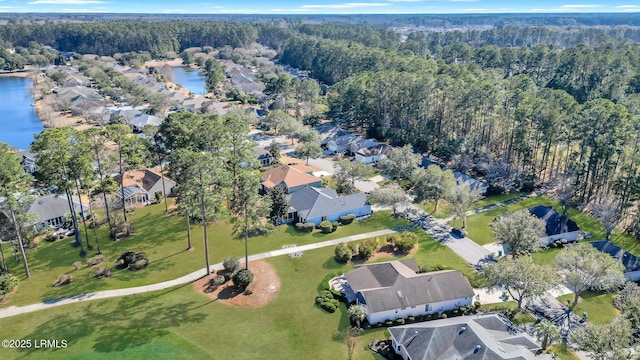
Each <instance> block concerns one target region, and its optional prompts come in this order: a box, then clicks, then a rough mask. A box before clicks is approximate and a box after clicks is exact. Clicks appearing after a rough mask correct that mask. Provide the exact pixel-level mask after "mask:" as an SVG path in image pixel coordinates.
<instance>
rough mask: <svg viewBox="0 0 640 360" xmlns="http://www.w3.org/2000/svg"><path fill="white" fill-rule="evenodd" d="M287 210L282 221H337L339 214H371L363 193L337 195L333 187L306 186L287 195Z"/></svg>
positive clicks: (317, 223) (358, 215) (318, 223)
mask: <svg viewBox="0 0 640 360" xmlns="http://www.w3.org/2000/svg"><path fill="white" fill-rule="evenodd" d="M287 202H288V203H289V212H288V214H287V218H286V219H285V220H284V221H283V222H303V223H304V222H312V223H314V224H316V225H320V222H322V221H324V220H328V221H338V219H340V216H344V215H348V214H354V215H355V216H356V218H358V217H363V216H368V215H371V205H370V204H369V202H368V201H367V196H366V195H365V194H363V193H358V194H351V195H347V196H342V197H339V196H338V194H337V193H336V191H335V190H334V189H327V188H317V187H307V188H304V189H302V190H299V191H296V192H295V193H293V194H290V195H288V196H287Z"/></svg>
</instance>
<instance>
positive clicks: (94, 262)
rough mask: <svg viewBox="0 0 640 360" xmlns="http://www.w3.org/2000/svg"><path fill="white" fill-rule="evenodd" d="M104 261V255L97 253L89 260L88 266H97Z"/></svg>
mask: <svg viewBox="0 0 640 360" xmlns="http://www.w3.org/2000/svg"><path fill="white" fill-rule="evenodd" d="M103 261H104V255H102V254H100V255H96V256H94V257H92V258H91V259H89V260H87V266H95V265H98V264H100V263H101V262H103Z"/></svg>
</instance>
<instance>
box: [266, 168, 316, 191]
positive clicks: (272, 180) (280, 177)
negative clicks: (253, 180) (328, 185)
mask: <svg viewBox="0 0 640 360" xmlns="http://www.w3.org/2000/svg"><path fill="white" fill-rule="evenodd" d="M312 173H313V170H312V169H311V168H309V167H307V166H304V165H302V164H295V165H282V166H278V167H276V168H273V169H269V170H267V171H265V172H263V173H262V178H261V179H260V182H261V183H262V190H263V191H264V192H266V191H267V190H269V189H272V188H274V187H276V186H280V187H282V189H284V191H285V192H286V193H287V194H291V193H294V192H296V191H298V190H301V189H304V188H306V187H311V186H313V187H320V186H322V179H320V178H319V177H317V176H313V175H312Z"/></svg>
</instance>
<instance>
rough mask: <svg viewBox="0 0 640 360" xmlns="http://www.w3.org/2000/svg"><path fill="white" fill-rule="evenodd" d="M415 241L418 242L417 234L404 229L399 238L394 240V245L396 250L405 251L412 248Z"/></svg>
mask: <svg viewBox="0 0 640 360" xmlns="http://www.w3.org/2000/svg"><path fill="white" fill-rule="evenodd" d="M416 242H418V236H417V235H416V234H414V233H412V232H408V231H405V232H403V233H402V235H401V236H400V238H399V239H397V240H396V242H395V247H396V250H397V251H398V252H401V253H407V252H409V251H411V249H413V247H414V246H415V245H416Z"/></svg>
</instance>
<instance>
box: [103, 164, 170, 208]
mask: <svg viewBox="0 0 640 360" xmlns="http://www.w3.org/2000/svg"><path fill="white" fill-rule="evenodd" d="M114 180H115V181H116V182H117V183H118V184H120V175H116V176H114ZM174 186H176V182H175V181H173V180H171V179H169V178H167V177H166V176H165V177H164V193H165V194H166V195H169V194H171V191H172V190H173V187H174ZM123 187H124V199H125V203H126V204H127V205H128V206H139V205H147V204H149V203H151V202H153V201H155V194H156V193H157V192H160V193H162V192H163V185H162V176H161V175H160V174H159V173H157V172H155V171H152V170H149V169H147V170H144V171H139V170H134V171H127V172H125V173H124V180H123ZM121 190H122V189H120V188H119V187H118V190H116V196H117V197H119V198H120V199H122V191H121Z"/></svg>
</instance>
